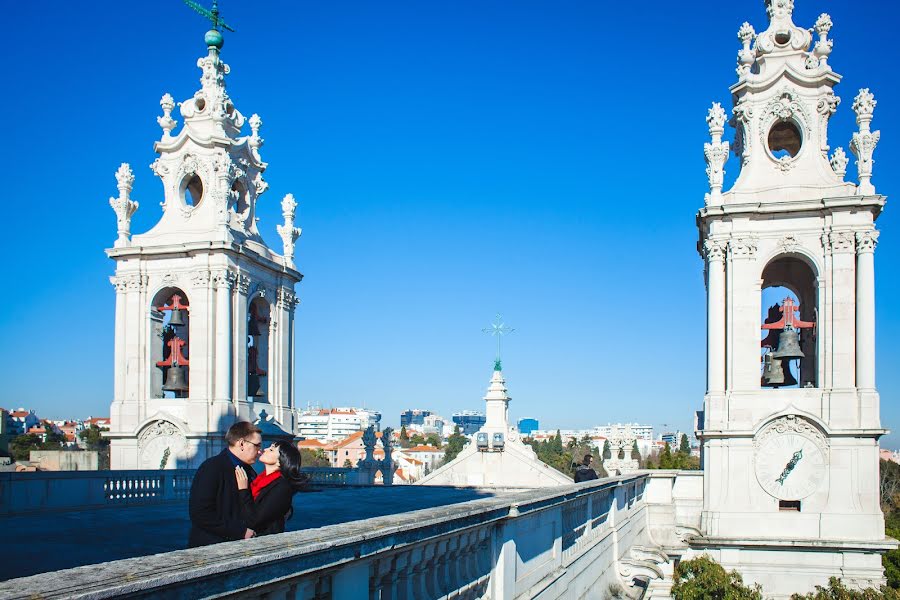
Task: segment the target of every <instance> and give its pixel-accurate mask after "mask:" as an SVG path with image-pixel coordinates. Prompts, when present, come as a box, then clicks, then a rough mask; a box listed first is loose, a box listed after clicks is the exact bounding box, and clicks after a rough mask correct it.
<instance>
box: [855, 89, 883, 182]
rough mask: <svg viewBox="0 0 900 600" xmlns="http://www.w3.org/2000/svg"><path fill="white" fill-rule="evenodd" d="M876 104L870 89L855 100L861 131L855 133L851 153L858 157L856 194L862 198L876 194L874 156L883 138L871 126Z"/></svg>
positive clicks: (862, 92)
mask: <svg viewBox="0 0 900 600" xmlns="http://www.w3.org/2000/svg"><path fill="white" fill-rule="evenodd" d="M876 104H877V102H876V101H875V96H874V95H872V93H871V92H870V91H869V88H863V89H861V90H859V94H857V95H856V98H854V100H853V111H854V112H855V113H856V124H857V125H859V131H858V132H856V133H854V134H853V138H852V139H851V140H850V151H851V152H853V154H854V155H855V156H856V170H857V174H858V176H859V185H858V186H857V189H856V193H857V194H858V195H861V196H863V195H870V194H874V193H875V186H873V185H872V166H873V165H874V164H875V161H874V160H873V159H872V155H873V154H874V152H875V146H876V145H878V140H879V139H880V138H881V132H880V131H871V129H870V125H871V123H872V115H873V113H874V112H875V105H876Z"/></svg>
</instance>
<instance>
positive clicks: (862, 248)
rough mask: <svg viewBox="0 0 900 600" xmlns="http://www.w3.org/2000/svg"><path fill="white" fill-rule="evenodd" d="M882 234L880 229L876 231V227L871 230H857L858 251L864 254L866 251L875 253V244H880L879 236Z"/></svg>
mask: <svg viewBox="0 0 900 600" xmlns="http://www.w3.org/2000/svg"><path fill="white" fill-rule="evenodd" d="M879 235H881V232H880V231H875V230H874V229H872V230H869V231H857V232H856V253H857V254H864V253H869V254H871V253H873V252H875V246H877V245H878V236H879Z"/></svg>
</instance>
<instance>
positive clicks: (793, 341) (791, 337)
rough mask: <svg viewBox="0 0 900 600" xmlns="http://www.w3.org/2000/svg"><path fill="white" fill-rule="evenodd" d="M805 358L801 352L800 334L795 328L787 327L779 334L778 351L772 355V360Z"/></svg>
mask: <svg viewBox="0 0 900 600" xmlns="http://www.w3.org/2000/svg"><path fill="white" fill-rule="evenodd" d="M805 356H806V355H805V354H803V351H802V350H800V332H799V331H797V330H796V329H794V328H793V327H785V328H784V330H783V331H782V332H781V333H780V334H778V350H776V351H775V352H773V353H772V358H782V359H788V360H790V359H792V358H804V357H805ZM795 383H796V382H795Z"/></svg>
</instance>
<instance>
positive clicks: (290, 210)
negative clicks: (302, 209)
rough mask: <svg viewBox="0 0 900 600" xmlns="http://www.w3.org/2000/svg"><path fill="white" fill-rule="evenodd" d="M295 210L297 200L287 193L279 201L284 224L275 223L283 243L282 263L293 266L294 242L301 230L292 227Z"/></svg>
mask: <svg viewBox="0 0 900 600" xmlns="http://www.w3.org/2000/svg"><path fill="white" fill-rule="evenodd" d="M296 211H297V201H296V200H294V195H293V194H288V195H286V196H285V197H284V199H282V201H281V212H282V214H283V215H284V225H277V226H276V229H277V230H278V235H280V236H281V241H282V242H283V243H284V264H285V266H288V267H293V266H294V243H295V242H296V241H297V238H299V237H300V234H301V233H302V230H301V229H300V228H299V227H294V216H295V214H296Z"/></svg>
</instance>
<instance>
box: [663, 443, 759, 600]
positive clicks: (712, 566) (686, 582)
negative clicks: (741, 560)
mask: <svg viewBox="0 0 900 600" xmlns="http://www.w3.org/2000/svg"><path fill="white" fill-rule="evenodd" d="M666 447H667V448H668V445H666ZM664 451H665V450H664ZM672 581H673V582H674V585H673V586H672V598H674V599H675V600H708V599H711V598H715V599H716V600H762V597H763V596H762V590H761V588H760V587H759V585H754V586H753V587H747V586H745V585H744V580H743V579H742V578H741V576H740V575H739V574H738V573H737V572H735V571H732V572H731V573H728V572H726V571H725V569H724V568H722V565H720V564H718V563H717V562H715V561H714V560H712V559H711V558H709V557H708V556H698V557H697V558H693V559H691V560H686V561H682V562H681V563H679V564H678V566H677V567H675V577H674V579H673V580H672Z"/></svg>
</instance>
